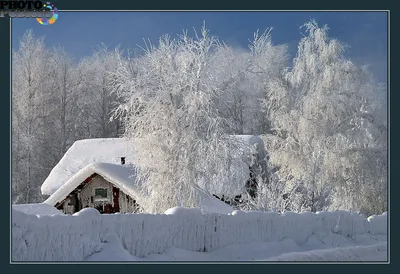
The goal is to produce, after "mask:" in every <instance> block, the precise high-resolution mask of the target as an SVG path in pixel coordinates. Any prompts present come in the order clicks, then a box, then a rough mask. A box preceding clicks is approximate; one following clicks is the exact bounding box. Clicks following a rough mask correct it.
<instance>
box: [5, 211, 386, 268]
mask: <svg viewBox="0 0 400 274" xmlns="http://www.w3.org/2000/svg"><path fill="white" fill-rule="evenodd" d="M195 211H196V210H195V209H190V210H186V209H177V208H174V209H171V210H168V211H167V212H166V214H156V215H151V214H114V215H100V214H93V212H89V211H88V212H81V213H78V214H75V216H70V215H53V216H36V215H28V214H25V213H23V212H20V211H16V210H13V211H12V260H13V261H82V260H84V259H85V258H87V257H89V256H90V255H92V254H94V253H96V252H99V251H100V250H101V248H102V246H103V245H105V244H107V243H109V242H110V241H111V240H112V239H114V241H115V239H118V241H120V244H121V245H122V246H123V248H124V249H125V250H127V251H128V252H129V253H130V254H132V255H133V256H136V257H144V256H146V255H148V254H153V253H163V252H164V251H165V250H167V249H169V248H171V247H176V248H182V249H186V250H190V251H212V250H216V249H220V248H222V247H224V246H227V245H231V244H243V243H248V242H254V241H271V242H272V241H274V242H275V241H280V240H283V239H292V240H293V241H294V242H296V243H297V244H302V243H305V242H306V241H307V239H308V238H309V237H311V236H312V235H315V234H316V233H318V232H323V231H325V232H326V231H328V232H332V233H335V234H339V235H342V236H344V237H352V236H354V235H356V234H372V235H385V234H387V215H386V213H384V214H382V215H379V216H377V215H374V216H371V217H369V218H364V217H362V216H360V215H358V214H353V213H349V212H344V211H335V212H318V213H316V214H315V213H310V212H306V213H300V214H297V213H291V212H288V213H284V214H278V213H273V212H271V213H263V212H255V211H250V212H244V211H234V212H232V213H231V214H227V215H224V214H201V212H200V210H198V212H195ZM189 215H190V216H189Z"/></svg>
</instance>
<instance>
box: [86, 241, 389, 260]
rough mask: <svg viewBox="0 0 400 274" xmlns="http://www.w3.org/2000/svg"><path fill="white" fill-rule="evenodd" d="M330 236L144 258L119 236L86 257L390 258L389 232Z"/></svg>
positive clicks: (173, 250)
mask: <svg viewBox="0 0 400 274" xmlns="http://www.w3.org/2000/svg"><path fill="white" fill-rule="evenodd" d="M326 236H327V235H326ZM330 237H331V238H332V243H333V244H332V243H325V242H323V241H321V239H319V238H318V236H315V237H313V238H311V239H310V240H309V241H308V242H307V243H306V244H304V245H300V246H299V245H297V244H296V243H295V242H294V241H293V240H290V239H286V240H282V241H279V242H262V243H259V242H252V243H247V244H241V245H230V246H226V247H223V248H221V249H218V250H215V251H211V252H193V251H188V250H184V249H179V248H170V249H168V250H166V251H165V252H164V253H162V254H150V255H147V256H145V257H144V258H138V257H135V256H132V255H131V254H130V253H129V252H128V251H126V250H125V249H124V248H123V247H122V245H121V244H120V243H119V241H118V239H114V240H113V241H111V242H109V243H105V244H104V245H103V246H102V248H101V250H100V251H99V252H96V253H94V254H93V255H91V256H89V257H87V258H86V259H85V261H270V262H271V261H272V262H274V261H331V262H332V261H351V262H357V261H369V262H385V261H387V239H386V236H378V237H371V236H367V235H364V236H363V237H361V238H362V239H346V238H344V237H342V236H334V235H330ZM335 237H336V238H337V240H336V241H337V242H335V240H334V238H335Z"/></svg>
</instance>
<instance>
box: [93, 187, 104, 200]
mask: <svg viewBox="0 0 400 274" xmlns="http://www.w3.org/2000/svg"><path fill="white" fill-rule="evenodd" d="M94 196H95V198H100V199H101V198H107V189H105V188H96V189H95V190H94Z"/></svg>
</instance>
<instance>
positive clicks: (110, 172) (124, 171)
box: [44, 163, 141, 206]
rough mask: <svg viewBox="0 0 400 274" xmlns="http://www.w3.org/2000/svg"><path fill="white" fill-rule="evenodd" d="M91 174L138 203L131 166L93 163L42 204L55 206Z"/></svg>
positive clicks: (139, 198)
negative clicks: (100, 177)
mask: <svg viewBox="0 0 400 274" xmlns="http://www.w3.org/2000/svg"><path fill="white" fill-rule="evenodd" d="M92 174H98V175H100V176H102V177H103V178H104V179H106V180H107V181H109V182H110V183H112V184H113V185H115V186H116V187H118V188H119V189H121V190H122V191H123V192H124V193H125V194H128V195H130V196H131V197H134V198H135V199H137V200H138V201H139V202H140V200H141V195H140V192H139V190H138V188H137V186H136V183H135V169H134V167H133V166H132V165H129V164H125V165H121V164H110V163H94V164H89V165H87V166H86V167H84V168H83V169H81V170H80V171H78V172H77V173H76V174H75V175H74V176H72V177H71V178H70V179H69V180H68V181H67V182H66V183H65V184H64V185H63V186H61V187H60V188H59V189H58V190H57V191H56V192H54V193H53V194H52V195H51V196H50V197H49V198H48V199H47V200H46V201H44V203H45V204H48V205H51V206H55V205H56V204H57V203H59V202H61V201H62V200H64V199H65V198H66V197H67V196H68V195H69V194H70V193H71V192H72V191H73V190H74V189H75V188H77V187H78V186H79V185H80V184H81V183H82V182H83V181H85V179H86V178H88V177H89V176H91V175H92Z"/></svg>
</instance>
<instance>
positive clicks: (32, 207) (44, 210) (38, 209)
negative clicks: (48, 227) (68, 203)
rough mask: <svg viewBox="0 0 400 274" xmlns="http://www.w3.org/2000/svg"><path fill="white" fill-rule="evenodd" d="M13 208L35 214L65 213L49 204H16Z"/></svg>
mask: <svg viewBox="0 0 400 274" xmlns="http://www.w3.org/2000/svg"><path fill="white" fill-rule="evenodd" d="M12 208H13V209H15V210H17V211H21V212H23V213H26V214H33V215H50V216H51V215H64V213H62V212H61V211H60V210H58V209H56V208H55V207H53V206H50V205H48V204H44V203H42V204H15V205H12Z"/></svg>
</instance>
